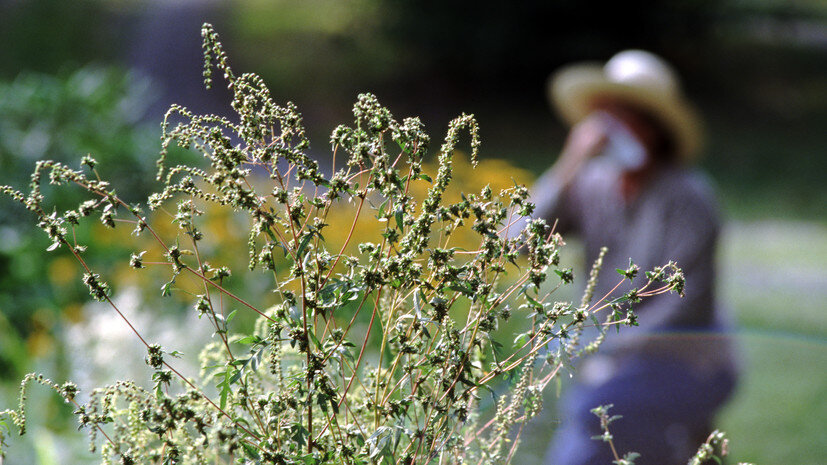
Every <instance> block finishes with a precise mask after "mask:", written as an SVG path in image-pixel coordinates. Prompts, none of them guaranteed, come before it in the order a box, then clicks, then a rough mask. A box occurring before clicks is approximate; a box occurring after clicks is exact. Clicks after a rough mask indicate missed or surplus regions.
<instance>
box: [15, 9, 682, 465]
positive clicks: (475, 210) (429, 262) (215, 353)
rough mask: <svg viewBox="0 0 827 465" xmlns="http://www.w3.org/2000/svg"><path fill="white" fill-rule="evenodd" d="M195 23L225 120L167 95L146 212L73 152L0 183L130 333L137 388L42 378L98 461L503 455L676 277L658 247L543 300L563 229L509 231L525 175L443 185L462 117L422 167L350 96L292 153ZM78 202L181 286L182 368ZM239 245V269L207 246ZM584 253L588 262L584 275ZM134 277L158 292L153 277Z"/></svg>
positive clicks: (422, 136)
mask: <svg viewBox="0 0 827 465" xmlns="http://www.w3.org/2000/svg"><path fill="white" fill-rule="evenodd" d="M202 35H203V38H204V51H205V72H204V75H205V81H206V84H207V86H210V85H211V84H212V82H213V79H212V74H213V72H215V71H216V70H217V71H218V73H219V74H221V75H223V77H224V79H225V81H226V82H227V85H228V87H229V89H230V90H231V91H232V93H233V101H232V107H233V109H234V110H235V111H236V113H237V116H238V118H237V120H230V119H228V118H224V117H220V116H215V115H196V114H193V113H192V112H190V111H189V110H187V109H186V108H183V107H180V106H173V107H172V108H171V109H170V110H169V112H168V113H167V118H166V119H165V123H164V125H163V137H162V141H163V142H162V150H161V156H160V158H159V160H158V163H157V178H158V179H159V180H161V181H162V182H163V188H162V189H161V190H160V191H159V192H156V193H154V194H152V195H151V196H150V197H149V200H148V207H149V209H150V210H152V211H153V213H151V214H146V213H145V212H144V210H143V208H142V207H140V206H139V205H137V204H131V203H128V202H127V201H125V200H124V199H123V198H122V197H121V196H120V195H119V194H117V193H116V192H115V190H114V189H113V187H112V185H110V184H109V183H108V182H106V181H104V180H102V179H101V178H99V177H98V172H97V170H98V168H99V166H97V165H98V164H97V162H96V161H95V160H94V159H92V158H91V157H88V158H85V159H84V161H83V167H82V168H81V169H80V170H74V169H72V168H70V167H69V166H67V165H66V164H64V163H60V162H56V161H40V162H37V164H36V166H35V170H34V173H33V174H32V176H31V178H30V179H31V182H30V185H29V191H28V192H27V193H24V192H23V191H20V190H17V189H15V188H13V187H9V186H3V187H1V188H0V191H2V192H3V193H4V194H6V195H7V196H9V197H11V198H12V199H14V200H16V201H17V202H18V203H19V204H21V205H23V206H24V207H25V208H26V209H27V210H29V211H30V212H32V213H33V214H35V216H36V217H37V222H38V226H39V227H40V229H42V230H43V231H44V232H45V233H46V235H47V236H48V238H49V240H50V241H51V244H52V245H51V246H50V247H49V249H50V251H53V250H54V251H64V252H68V253H69V254H71V255H72V256H73V257H74V258H75V259H76V260H77V262H78V264H79V266H80V267H81V268H82V269H83V282H84V283H85V284H86V286H87V288H88V291H89V293H90V295H91V297H92V298H93V299H95V300H99V301H102V302H105V303H106V304H108V305H109V306H110V307H112V309H113V310H114V311H115V312H117V313H118V314H119V315H120V316H121V317H122V318H123V320H124V322H125V323H126V324H128V325H129V327H130V329H131V330H132V332H133V333H134V335H135V337H136V338H138V339H139V340H140V341H141V342H142V343H143V345H144V346H145V347H146V350H147V357H146V363H147V365H148V367H149V369H150V371H151V376H150V379H151V382H152V386H153V387H152V389H147V388H144V387H142V386H140V385H138V384H135V383H133V382H127V381H117V382H115V383H113V384H110V385H108V386H105V387H102V388H99V389H95V390H94V391H92V392H91V394H90V396H89V398H88V402H86V403H78V402H77V401H76V394H77V389H76V387H74V385H71V384H69V385H64V386H63V387H60V386H56V385H54V384H53V383H51V382H44V384H46V385H48V386H51V387H53V388H55V389H56V390H57V391H58V392H59V393H60V395H61V396H62V397H63V398H64V399H66V400H67V401H68V402H71V403H74V404H75V406H76V410H75V415H76V416H77V418H78V420H79V423H80V426H81V428H85V429H87V430H88V431H89V434H90V449H91V450H92V451H97V450H99V454H100V456H101V458H102V460H103V463H112V462H113V461H115V460H117V461H119V463H123V464H126V463H164V464H167V463H169V464H172V463H205V462H208V461H209V462H210V463H230V462H235V463H245V464H259V463H261V464H264V463H267V464H270V463H274V464H287V463H289V464H298V463H304V464H322V463H331V464H332V463H339V464H363V463H364V464H367V463H383V464H390V463H400V464H415V463H437V462H438V463H468V462H476V463H507V462H509V461H510V460H511V458H512V457H513V454H514V451H515V449H516V445H517V444H518V441H517V440H516V438H515V436H518V435H519V432H520V431H521V430H522V426H523V425H524V424H525V422H526V421H528V420H529V419H531V418H532V417H533V416H535V415H536V414H537V413H538V412H539V410H540V408H541V407H542V401H541V399H542V397H541V393H542V391H543V389H544V388H545V387H546V386H547V385H548V383H549V382H550V381H551V380H552V379H554V378H555V377H556V376H557V375H558V374H559V373H560V372H561V370H563V369H564V367H565V366H567V365H569V364H570V363H571V360H572V358H574V357H577V356H579V355H580V354H582V353H583V352H589V351H593V350H596V346H595V345H594V344H598V345H599V340H602V337H603V336H604V335H605V332H606V331H607V330H608V329H609V328H611V327H612V326H620V325H624V324H634V318H633V313H631V307H630V306H631V305H633V304H634V303H635V302H637V301H638V300H639V299H642V298H647V297H650V296H652V295H657V294H662V293H665V292H669V291H671V290H674V289H678V288H681V287H682V286H683V276H682V274H681V273H680V270H678V269H677V268H676V266H675V265H674V264H672V263H670V264H667V265H666V266H664V267H662V268H658V269H656V270H653V271H652V272H650V273H649V274H647V277H648V278H649V281H648V282H647V283H646V284H645V285H644V286H642V287H641V288H638V289H631V290H629V291H627V292H626V293H625V294H623V293H622V292H621V293H620V295H618V296H613V297H611V298H609V300H599V301H597V302H592V296H591V294H590V291H588V290H587V295H586V296H584V298H583V300H582V301H581V305H579V306H574V305H572V304H569V303H555V302H553V301H551V300H550V298H549V296H550V295H551V292H548V291H547V290H544V289H543V286H544V285H545V284H544V283H546V282H547V281H549V277H550V276H551V277H553V278H552V280H551V282H550V283H549V285H552V286H554V285H556V286H560V285H564V284H566V283H568V282H570V281H571V280H572V278H573V274H572V273H573V272H572V270H570V269H565V268H560V264H559V248H560V247H561V246H562V245H563V242H562V239H561V238H560V236H559V235H557V234H554V233H552V231H551V230H550V228H549V226H548V225H547V224H546V223H545V222H544V221H543V220H529V221H527V223H526V224H527V226H526V227H525V229H524V230H522V231H514V230H512V229H513V228H515V226H514V224H515V223H516V222H517V221H518V220H519V219H520V217H521V216H522V215H524V214H527V213H530V212H531V210H532V209H533V206H531V205H530V204H529V202H528V201H527V198H528V191H527V189H526V188H525V187H523V186H518V185H515V186H513V187H510V188H507V189H504V190H502V191H501V192H499V193H495V192H493V189H491V188H490V187H487V186H486V187H485V188H483V189H481V190H480V192H479V193H465V194H463V195H461V197H460V199H458V200H457V201H452V200H449V199H448V198H447V197H446V189H447V188H448V186H449V184H450V183H451V181H452V178H453V175H454V169H455V167H454V165H453V163H454V151H455V149H456V147H457V145H458V144H459V142H460V138H461V134H464V133H466V132H467V133H468V134H469V135H470V145H471V160H472V163H475V162H476V156H477V151H478V149H479V145H480V139H479V129H478V126H477V122H476V120H475V119H474V118H473V116H471V115H462V116H460V117H459V118H456V119H455V120H453V121H452V122H451V123H450V125H449V129H448V133H447V135H446V137H445V139H444V142H443V144H442V145H441V147H440V148H439V149H438V154H437V160H438V163H439V167H438V170H437V173H436V175H435V176H433V177H431V175H428V174H426V173H425V172H423V159H424V157H425V156H426V155H427V154H428V150H429V147H430V142H431V139H430V137H429V136H428V134H427V133H425V131H424V127H423V125H422V123H421V122H420V121H419V119H417V118H405V119H403V120H402V121H399V120H397V119H395V118H394V117H393V115H392V114H391V112H390V111H389V110H388V109H387V108H385V107H383V106H381V105H380V104H379V102H378V100H377V99H376V97H375V96H373V95H371V94H362V95H360V96H359V99H358V101H357V102H356V104H355V105H354V107H353V115H354V121H353V123H352V124H351V125H341V126H339V127H337V128H336V129H335V130H334V131H333V134H332V136H331V140H330V142H331V145H332V147H333V156H332V159H331V162H330V169H329V173H330V174H326V173H327V172H328V171H327V170H324V169H322V168H321V167H320V164H319V162H317V161H316V160H313V159H311V158H310V157H309V156H308V155H307V150H308V148H309V144H310V142H309V140H308V138H307V136H306V131H305V128H304V126H303V123H302V117H301V114H300V113H299V112H298V110H297V109H296V107H295V106H294V105H293V104H291V103H287V104H286V105H278V104H276V103H275V102H274V101H273V100H272V98H271V97H270V93H269V91H268V89H267V88H266V86H265V85H264V83H263V81H262V80H261V78H260V77H258V76H257V75H255V74H250V73H245V74H241V75H238V74H236V73H235V72H234V71H233V70H232V69H231V68H230V66H229V64H228V60H227V57H226V55H225V54H224V51H223V48H222V46H221V44H220V42H219V41H218V36H217V34H216V33H215V31H214V30H213V29H212V27H211V26H210V25H205V26H204V28H203V30H202ZM173 120H175V121H180V122H178V123H177V124H175V125H173V124H172V123H171V121H173ZM175 146H178V147H183V148H187V149H192V150H195V151H197V152H198V153H201V154H202V155H203V157H204V159H205V164H206V165H207V166H204V167H202V166H196V165H195V164H172V163H170V162H169V160H168V159H167V152H168V151H169V150H171V149H172V148H174V147H175ZM343 159H344V160H343ZM100 167H101V168H102V164H101V166H100ZM47 179H48V183H49V185H53V186H55V188H61V186H62V187H64V188H70V187H74V188H78V189H79V190H80V191H81V192H82V193H83V195H84V196H85V197H84V198H85V199H86V200H82V201H80V202H79V203H78V204H77V206H75V207H68V208H64V207H59V206H57V205H55V204H54V201H53V200H52V199H51V195H50V194H48V193H47V192H45V191H44V190H43V188H42V187H43V185H44V184H45V182H46V180H47ZM423 185H424V186H426V188H425V190H426V194H425V195H424V197H422V198H417V197H416V196H414V195H413V192H415V191H416V190H417V188H418V187H420V186H423ZM50 202H51V203H50ZM226 209H231V210H233V211H235V212H236V213H237V215H238V216H239V217H242V218H244V219H245V220H246V225H247V226H248V227H249V231H248V234H247V235H246V236H247V240H246V243H244V244H231V243H226V241H219V243H217V244H216V243H211V242H210V237H209V234H208V233H209V228H208V227H207V226H206V223H207V222H208V221H209V219H210V214H211V213H213V212H216V211H222V210H226ZM340 211H346V212H347V214H346V215H345V216H346V217H347V221H345V222H344V223H341V222H339V221H338V220H337V214H338V212H340ZM367 211H371V212H372V214H373V216H374V219H375V223H376V224H378V231H377V234H375V235H373V236H371V235H369V234H367V233H364V232H359V231H357V222H358V220H359V218H360V217H362V216H365V215H366V213H365V212H367ZM339 216H341V215H339ZM93 218H97V220H98V221H99V222H100V223H101V224H103V225H104V226H105V227H106V228H114V229H116V230H120V229H122V228H123V225H128V226H129V227H130V228H134V229H132V231H131V232H132V234H134V235H137V236H138V238H134V239H133V240H134V244H135V245H137V246H138V247H137V248H136V249H135V250H133V253H132V255H131V257H130V258H129V264H130V265H131V267H132V268H134V269H135V272H137V273H146V272H147V271H148V269H160V270H166V277H165V280H166V282H165V284H163V285H162V286H160V288H161V294H162V295H181V294H183V296H184V297H188V298H191V299H192V302H193V307H194V309H195V311H196V312H197V314H198V316H199V318H201V319H202V320H206V322H205V324H209V325H210V326H211V327H212V329H213V330H214V334H213V340H212V342H209V343H207V344H206V345H205V346H204V349H203V351H202V352H201V354H200V361H201V368H202V370H201V374H200V376H199V379H190V378H188V377H185V376H183V375H182V374H181V372H179V371H178V370H177V369H176V368H175V366H174V365H173V362H171V361H170V359H169V356H177V355H179V354H177V353H176V352H168V351H167V350H166V349H164V348H162V347H160V346H159V345H157V344H154V343H151V342H150V341H148V340H146V338H145V337H144V335H143V334H142V332H141V329H140V328H137V327H135V326H134V325H133V324H132V323H131V322H130V321H129V319H128V318H127V317H126V316H125V315H124V313H123V312H122V311H121V310H120V309H119V307H118V304H117V303H116V302H115V301H114V300H112V297H111V296H112V295H113V294H115V293H117V291H118V287H117V286H110V284H109V283H108V282H107V280H106V278H105V277H103V276H102V275H101V274H99V273H97V272H95V271H93V269H92V266H91V265H90V263H91V262H90V259H89V256H90V252H89V251H88V250H87V249H86V248H85V246H83V245H81V244H80V243H78V242H77V240H78V239H77V236H76V235H75V234H74V231H75V228H76V227H78V226H79V225H81V224H83V223H84V222H88V221H89V219H93ZM236 224H238V223H236ZM465 233H467V234H470V235H471V236H472V237H473V238H474V241H475V242H474V243H473V245H472V247H473V248H472V249H470V250H469V249H467V248H464V246H461V245H459V244H460V242H459V237H460V236H462V235H463V234H465ZM337 236H338V237H339V239H340V241H339V242H338V243H336V242H334V241H335V238H336V237H337ZM144 238H146V239H147V241H143V239H144ZM147 244H149V245H147ZM238 245H241V246H243V248H244V249H246V251H247V258H248V260H247V261H248V268H249V270H247V271H246V272H245V271H239V270H238V269H236V270H234V271H233V272H231V271H230V268H229V267H227V266H226V265H225V264H220V265H211V264H210V263H209V262H208V261H207V259H208V257H211V256H215V255H217V251H218V249H227V248H232V247H233V246H238ZM551 270H553V271H554V272H555V273H549V271H551ZM599 270H600V263H597V264H595V267H594V270H593V272H592V281H594V280H596V276H597V273H598V272H599ZM252 273H257V274H258V273H261V274H263V275H264V276H267V277H269V279H270V282H269V286H268V289H267V292H262V293H258V294H255V293H254V294H250V295H240V294H237V293H235V292H233V290H232V289H230V288H229V287H227V285H226V283H225V281H228V280H229V279H230V277H231V276H235V277H238V276H239V275H240V276H241V277H242V279H245V277H246V276H251V275H252ZM558 278H559V279H558ZM657 283H660V284H657ZM116 284H117V283H116ZM590 287H592V288H593V284H592V285H591V286H590ZM145 289H147V291H146V292H147V293H150V292H151V293H152V294H157V291H156V289H157V287H155V286H154V285H153V286H147V287H146V288H145ZM609 309H611V310H612V311H611V312H609V311H608V310H609ZM239 310H240V311H241V312H243V313H246V314H248V315H253V316H254V317H255V319H256V321H255V325H254V327H253V328H252V329H249V328H248V329H245V328H244V327H243V325H241V324H238V323H237V321H236V320H235V319H234V317H235V316H236V314H237V312H238V311H239ZM514 312H518V313H520V314H521V315H523V316H525V317H527V319H528V320H527V321H529V323H530V324H529V325H527V326H528V329H526V330H525V331H524V332H523V333H522V334H519V335H517V336H516V338H515V340H514V341H515V342H514V344H513V345H511V346H510V347H508V348H506V346H505V345H504V344H503V343H502V342H498V341H497V338H498V337H497V336H498V335H497V328H498V326H499V324H500V323H501V322H503V321H505V320H506V319H508V318H509V316H510V315H511V314H512V313H514ZM602 313H607V315H606V316H605V321H604V322H603V323H601V322H600V321H599V320H598V315H601V314H602ZM591 324H594V325H597V326H599V327H600V329H601V339H599V340H598V341H596V342H591V343H590V345H588V346H584V345H583V344H582V343H581V342H580V337H579V336H580V334H581V332H582V329H583V327H584V326H585V325H591ZM587 347H588V349H587ZM541 356H542V358H541ZM30 378H32V379H36V380H38V381H39V380H41V379H42V377H39V376H34V375H32V376H29V377H27V379H26V380H27V381H28V380H29V379H30ZM503 379H510V380H511V385H510V387H509V389H508V390H507V392H505V393H502V394H500V395H499V396H498V398H497V399H496V405H497V408H496V413H495V415H494V417H493V418H492V419H490V420H489V421H487V422H486V421H485V420H484V419H483V418H482V417H481V412H480V408H479V407H480V399H481V396H482V395H483V394H484V393H485V392H491V393H492V394H493V392H494V391H493V389H492V386H493V385H494V383H495V382H500V381H502V380H503ZM24 388H25V381H24ZM23 392H24V394H25V390H24V391H23ZM495 397H496V396H495ZM5 419H11V420H12V423H14V424H15V425H16V426H17V427H18V429H19V430H20V431H21V433H22V432H23V431H25V426H26V422H25V402H24V398H23V396H21V402H20V405H19V406H18V409H16V410H6V411H3V412H0V421H3V422H5V421H6V420H5ZM2 434H4V433H3V429H2V428H0V440H2V438H3V436H1V435H2ZM98 435H100V436H102V437H103V440H102V441H100V443H101V444H102V445H99V441H98V440H97V438H98ZM0 442H2V441H0Z"/></svg>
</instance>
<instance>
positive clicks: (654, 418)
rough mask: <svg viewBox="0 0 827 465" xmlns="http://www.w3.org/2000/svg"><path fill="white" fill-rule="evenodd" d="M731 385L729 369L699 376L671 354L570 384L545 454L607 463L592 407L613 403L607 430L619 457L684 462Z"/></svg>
mask: <svg viewBox="0 0 827 465" xmlns="http://www.w3.org/2000/svg"><path fill="white" fill-rule="evenodd" d="M734 385H735V375H734V373H731V372H729V371H725V372H720V373H716V374H712V375H709V376H702V375H699V374H698V373H693V372H692V370H690V369H688V367H687V366H685V365H684V364H683V363H680V362H676V361H673V360H663V359H661V360H643V359H640V360H637V361H634V362H632V363H630V364H629V365H626V366H624V368H623V369H622V370H619V372H618V373H617V374H616V375H615V376H614V377H613V378H612V379H610V380H609V381H607V382H605V383H603V384H600V385H597V386H585V385H574V386H571V387H570V389H569V390H568V391H567V393H566V394H565V395H564V396H563V399H562V404H561V405H562V406H561V412H560V413H561V415H562V418H561V420H562V426H561V428H560V429H559V430H558V431H557V432H556V434H555V436H554V440H553V442H552V445H551V447H550V448H549V451H548V454H547V456H546V461H545V463H546V464H547V465H587V464H588V465H603V464H605V465H610V464H611V463H612V461H613V460H614V457H613V455H612V453H611V449H610V447H609V444H606V443H604V442H602V441H600V440H593V439H591V438H592V437H593V436H598V435H600V434H602V431H601V429H600V421H599V419H598V418H597V417H596V416H595V415H594V414H593V413H591V412H590V410H591V409H592V408H594V407H597V406H599V405H605V404H614V406H613V407H612V408H611V409H610V410H609V414H610V415H622V416H623V418H620V419H618V420H616V421H614V422H613V423H612V424H611V425H610V426H609V430H610V432H611V433H612V435H613V436H614V439H613V442H614V445H615V448H617V451H618V454H620V456H621V458H622V456H623V455H624V454H625V453H626V452H638V453H640V454H641V456H640V458H638V459H637V460H636V461H635V464H636V465H671V464H685V463H686V462H687V460H689V458H690V457H691V456H692V455H693V454H694V453H695V451H697V449H698V446H700V445H701V443H703V442H704V441H705V440H706V438H707V436H709V433H711V432H712V428H711V426H710V425H711V422H712V419H713V417H714V415H715V412H716V411H717V410H718V408H720V406H721V405H722V404H723V403H724V401H725V400H726V398H727V397H728V396H729V394H730V393H731V392H732V389H733V387H734Z"/></svg>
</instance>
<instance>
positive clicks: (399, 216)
mask: <svg viewBox="0 0 827 465" xmlns="http://www.w3.org/2000/svg"><path fill="white" fill-rule="evenodd" d="M395 216H396V227H397V228H399V231H400V232H401V231H404V230H405V222H404V220H405V217H404V214H403V212H402V207H399V208H397V209H396V214H395Z"/></svg>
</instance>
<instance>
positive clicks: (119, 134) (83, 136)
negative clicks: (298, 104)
mask: <svg viewBox="0 0 827 465" xmlns="http://www.w3.org/2000/svg"><path fill="white" fill-rule="evenodd" d="M148 85H149V84H148V82H146V81H144V80H141V79H138V78H137V77H136V76H134V75H131V74H127V73H125V72H123V71H119V70H116V69H113V68H99V67H95V66H88V67H84V68H81V69H78V70H77V71H74V72H71V73H65V74H63V75H60V76H49V75H45V74H38V73H31V72H27V73H21V74H20V75H18V76H17V77H16V78H15V79H14V80H13V81H11V82H0V184H17V183H23V182H25V180H26V179H28V178H29V174H30V173H31V171H32V170H33V169H34V167H35V163H36V162H37V160H41V159H46V158H49V159H52V160H54V161H57V162H61V163H76V160H77V158H78V157H79V155H83V154H87V153H96V154H100V161H101V162H102V163H101V164H102V168H101V167H99V169H100V174H101V175H103V176H106V177H111V178H115V179H118V180H119V183H118V192H119V195H121V196H122V197H123V198H125V199H127V200H128V201H130V202H132V201H135V200H138V199H140V198H142V197H145V196H146V195H147V194H148V192H149V190H150V182H149V179H150V177H151V173H152V169H153V167H152V163H151V161H150V160H147V159H146V157H145V154H146V153H147V152H149V151H151V150H154V146H155V144H157V142H155V141H156V140H157V138H156V136H155V135H154V130H153V129H151V128H149V127H147V126H146V125H144V124H141V123H140V121H139V120H140V118H141V117H142V115H143V113H144V108H145V105H146V104H147V102H149V101H150V100H151V96H150V94H149V90H148ZM90 168H92V169H94V168H95V167H90ZM43 192H44V194H45V195H47V196H49V197H50V198H51V199H52V200H54V201H55V203H54V207H55V208H60V209H66V208H69V207H71V206H72V205H77V204H79V203H80V202H81V200H82V198H83V196H82V195H81V193H79V192H75V191H71V190H63V191H61V192H60V193H59V194H57V193H55V192H54V190H53V189H52V186H44V187H43ZM44 220H45V221H47V222H51V223H54V220H55V218H54V217H53V218H52V219H44ZM66 221H67V224H72V225H73V226H78V225H77V218H76V217H72V216H71V215H70V216H69V217H67V218H66ZM30 223H31V220H30V217H29V216H28V215H27V214H26V212H25V210H24V208H23V207H22V205H14V204H10V205H7V206H5V207H4V208H2V209H0V275H2V276H3V279H2V280H0V312H1V313H2V315H3V320H4V321H3V323H2V327H0V339H5V340H7V341H8V340H16V339H22V340H23V341H26V342H27V343H28V345H29V352H30V353H31V354H33V355H34V356H35V357H37V356H41V355H45V354H46V353H49V352H51V350H50V348H51V347H55V346H57V347H59V345H56V344H54V338H55V332H56V331H57V329H58V328H59V327H60V325H61V323H62V322H63V321H66V320H69V321H77V320H78V319H79V318H80V315H81V313H82V311H81V310H80V308H81V305H82V303H83V302H85V300H86V298H85V292H84V291H83V287H82V283H80V280H75V279H74V277H75V276H77V277H79V276H80V274H78V273H72V272H71V271H72V270H73V268H74V265H73V264H72V263H71V261H69V260H70V258H69V257H70V255H69V254H68V252H64V253H63V254H62V255H61V257H60V258H59V259H57V260H54V261H52V262H46V261H43V260H42V259H41V252H42V250H44V249H46V248H49V247H52V246H54V247H56V246H57V245H56V243H55V242H54V241H48V240H47V238H45V237H42V236H38V235H31V234H26V233H24V231H26V228H27V227H30ZM53 226H54V227H55V228H59V227H58V226H57V225H54V224H53ZM88 229H89V228H86V227H75V228H73V232H74V234H76V235H77V240H79V241H81V242H83V243H85V244H87V245H88V246H89V252H90V253H92V254H94V255H95V256H97V257H99V261H100V262H105V261H110V262H111V261H112V259H111V258H107V257H115V256H118V255H119V252H120V250H119V249H120V247H118V244H113V243H103V242H101V241H91V240H90V239H89V238H90V236H89V231H88ZM58 356H59V354H58ZM16 357H19V355H14V354H13V352H12V351H11V350H3V351H0V378H3V379H5V378H10V379H13V378H19V377H21V376H23V374H24V373H25V371H21V369H22V368H21V367H20V365H21V364H26V363H27V362H26V361H25V357H24V358H22V359H16Z"/></svg>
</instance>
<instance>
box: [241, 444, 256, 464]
mask: <svg viewBox="0 0 827 465" xmlns="http://www.w3.org/2000/svg"><path fill="white" fill-rule="evenodd" d="M241 447H243V448H244V453H245V454H247V457H250V458H251V459H254V460H261V456H260V455H258V451H257V450H256V448H255V447H253V446H251V445H250V444H247V443H246V442H244V441H242V442H241Z"/></svg>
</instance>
